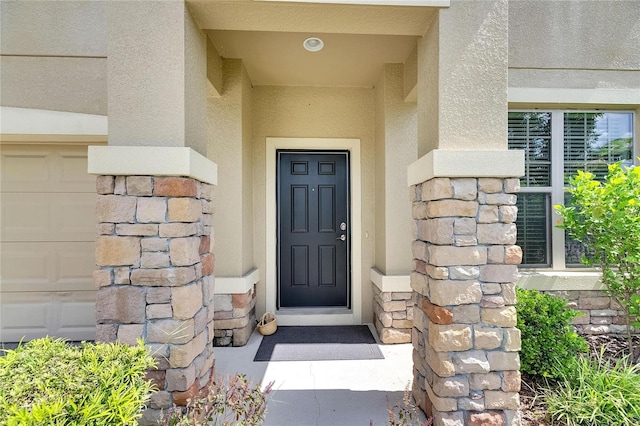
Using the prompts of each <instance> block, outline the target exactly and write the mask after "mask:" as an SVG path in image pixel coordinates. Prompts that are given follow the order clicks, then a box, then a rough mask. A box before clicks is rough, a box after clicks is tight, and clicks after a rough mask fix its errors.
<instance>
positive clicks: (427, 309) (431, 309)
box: [422, 299, 453, 325]
mask: <svg viewBox="0 0 640 426" xmlns="http://www.w3.org/2000/svg"><path fill="white" fill-rule="evenodd" d="M422 310H423V311H424V313H425V314H426V315H427V316H428V317H429V319H430V320H431V321H432V322H433V323H435V324H442V325H446V324H451V323H453V312H451V310H449V309H447V308H443V307H440V306H437V305H434V304H432V303H431V302H429V301H428V300H427V299H422Z"/></svg>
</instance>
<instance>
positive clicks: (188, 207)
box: [168, 198, 202, 222]
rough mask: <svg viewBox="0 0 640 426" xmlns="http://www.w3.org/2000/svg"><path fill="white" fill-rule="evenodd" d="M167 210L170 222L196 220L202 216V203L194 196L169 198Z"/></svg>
mask: <svg viewBox="0 0 640 426" xmlns="http://www.w3.org/2000/svg"><path fill="white" fill-rule="evenodd" d="M168 212H169V213H168V218H169V221H170V222H197V221H198V220H200V217H201V216H202V204H201V203H200V202H199V201H198V200H196V199H194V198H170V199H169V202H168Z"/></svg>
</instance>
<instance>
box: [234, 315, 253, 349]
mask: <svg viewBox="0 0 640 426" xmlns="http://www.w3.org/2000/svg"><path fill="white" fill-rule="evenodd" d="M254 324H255V321H249V322H248V323H247V325H245V326H244V327H242V328H238V329H235V330H233V343H232V344H233V346H236V347H237V346H244V345H246V344H247V342H248V341H249V337H251V333H252V332H253V329H254V328H255V326H254Z"/></svg>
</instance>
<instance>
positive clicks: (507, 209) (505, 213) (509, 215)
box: [500, 206, 518, 223]
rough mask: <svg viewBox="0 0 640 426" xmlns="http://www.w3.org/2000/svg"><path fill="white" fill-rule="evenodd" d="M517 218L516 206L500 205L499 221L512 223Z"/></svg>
mask: <svg viewBox="0 0 640 426" xmlns="http://www.w3.org/2000/svg"><path fill="white" fill-rule="evenodd" d="M517 218H518V208H517V207H516V206H500V222H502V223H514V222H515V221H516V219H517Z"/></svg>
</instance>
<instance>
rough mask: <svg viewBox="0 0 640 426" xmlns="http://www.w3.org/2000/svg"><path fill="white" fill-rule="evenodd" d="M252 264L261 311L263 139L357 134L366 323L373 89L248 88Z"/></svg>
mask: <svg viewBox="0 0 640 426" xmlns="http://www.w3.org/2000/svg"><path fill="white" fill-rule="evenodd" d="M253 96H254V98H253V100H254V102H253V143H254V145H253V156H254V168H253V177H254V187H253V196H254V207H255V208H254V212H255V213H254V236H255V240H254V243H255V246H254V253H255V262H256V266H257V267H258V268H259V269H260V283H259V285H258V288H257V297H258V300H257V311H258V313H260V312H262V311H264V309H265V288H264V271H265V255H266V254H265V239H266V235H265V231H264V230H265V225H266V224H265V214H264V205H265V191H266V189H265V173H266V171H265V170H266V168H265V140H266V138H267V137H318V138H357V139H360V142H361V152H362V158H361V167H362V199H361V202H362V217H361V222H362V255H361V257H362V266H361V268H362V277H363V279H362V281H363V282H361V283H354V285H361V286H362V321H363V322H371V321H372V308H371V300H372V290H371V283H370V282H369V280H368V277H369V269H370V268H371V267H372V266H373V263H374V262H373V256H374V231H375V229H374V228H375V216H374V210H375V201H374V200H375V180H374V169H375V164H374V162H375V160H374V158H375V140H374V137H375V136H374V133H375V112H374V105H375V99H374V97H375V95H374V91H373V89H359V88H312V87H272V86H256V87H255V88H254V92H253ZM274 250H275V248H274Z"/></svg>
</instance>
